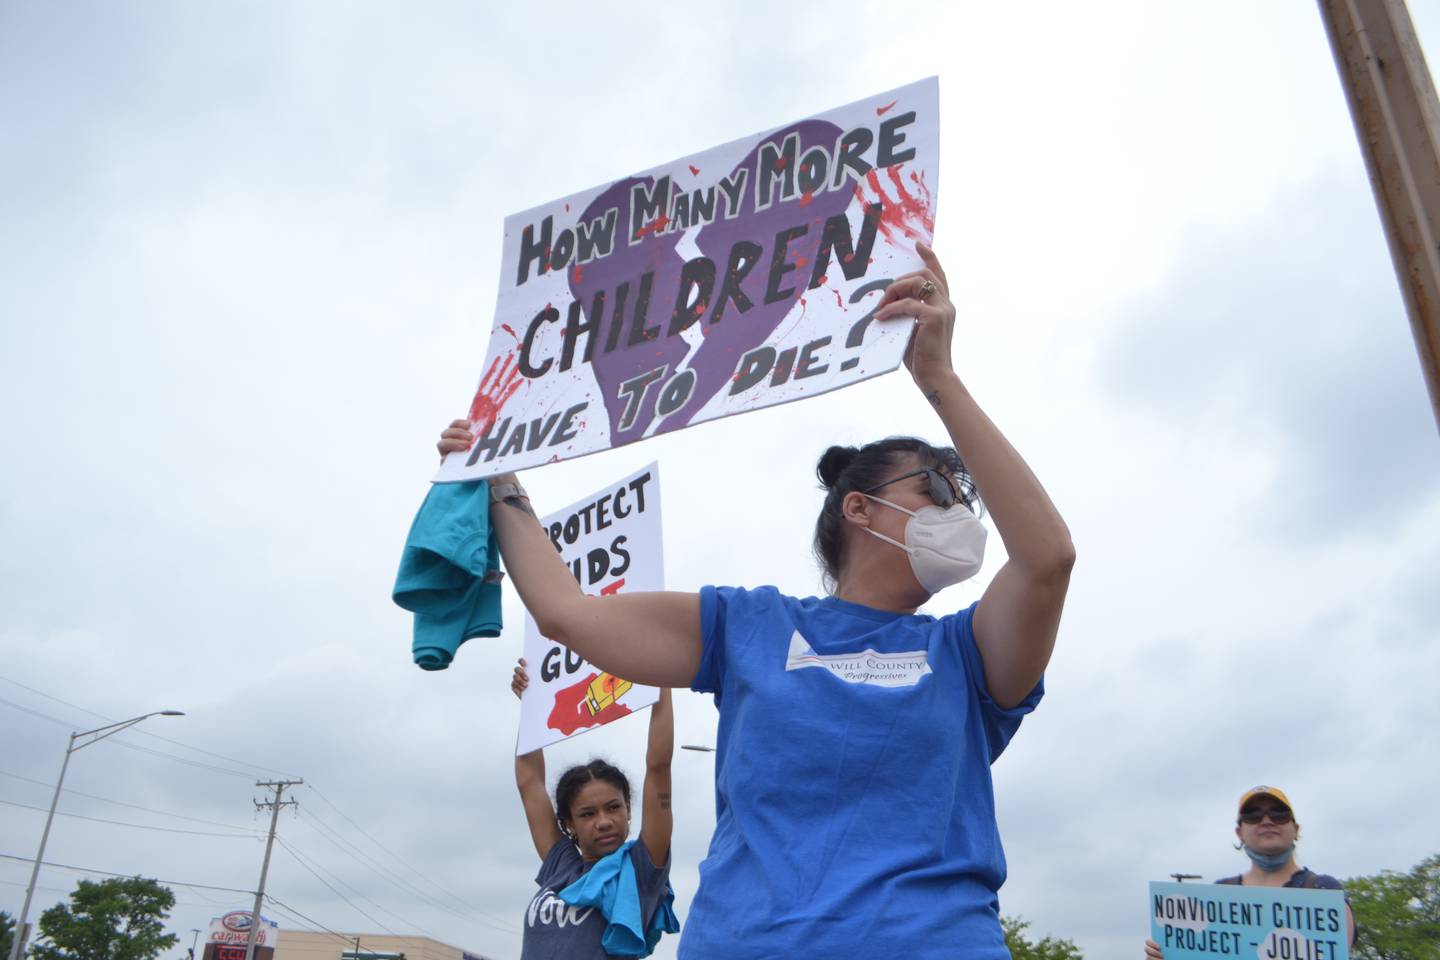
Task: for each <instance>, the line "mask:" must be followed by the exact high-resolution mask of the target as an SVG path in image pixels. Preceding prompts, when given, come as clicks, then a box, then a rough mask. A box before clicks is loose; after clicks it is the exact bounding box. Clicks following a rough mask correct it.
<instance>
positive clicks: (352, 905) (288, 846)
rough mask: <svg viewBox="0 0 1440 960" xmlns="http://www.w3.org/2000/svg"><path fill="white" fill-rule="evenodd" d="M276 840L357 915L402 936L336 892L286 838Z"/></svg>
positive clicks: (389, 932) (387, 931)
mask: <svg viewBox="0 0 1440 960" xmlns="http://www.w3.org/2000/svg"><path fill="white" fill-rule="evenodd" d="M275 839H276V840H278V841H279V842H280V846H282V847H284V848H285V852H286V853H288V854H290V856H292V857H294V858H295V862H296V863H298V864H300V866H302V867H304V868H305V869H306V871H308V872H309V874H310V876H312V877H314V878H315V879H316V880H319V881H320V882H321V883H323V884H325V886H326V887H327V888H328V889H329V890H330V892H331V893H333V894H335V896H337V897H339V898H340V899H341V900H344V901H345V902H346V903H348V904H349V905H350V909H351V910H354V911H355V912H356V913H358V914H360V916H362V917H364V918H365V919H366V920H369V921H370V922H371V923H373V924H375V925H376V926H378V927H379V928H380V929H381V930H384V931H385V932H386V933H388V934H390V935H391V936H392V937H398V936H400V934H398V933H396V932H395V931H394V930H391V929H390V928H389V927H387V926H385V924H383V923H381V922H380V921H379V920H376V919H375V918H374V917H372V916H370V914H368V913H366V912H365V911H364V910H361V909H360V908H359V907H357V906H356V905H355V901H353V900H351V899H350V898H349V897H347V896H345V894H343V893H341V892H340V891H339V890H336V889H335V888H334V887H333V886H331V885H330V881H328V880H326V879H325V878H324V877H322V876H320V874H318V873H316V872H315V870H314V869H312V868H311V866H310V864H308V863H306V862H305V860H304V858H303V857H301V856H300V854H299V853H297V852H296V851H295V848H294V847H292V846H290V844H288V843H286V842H285V838H284V837H281V836H278V835H277V836H276V837H275Z"/></svg>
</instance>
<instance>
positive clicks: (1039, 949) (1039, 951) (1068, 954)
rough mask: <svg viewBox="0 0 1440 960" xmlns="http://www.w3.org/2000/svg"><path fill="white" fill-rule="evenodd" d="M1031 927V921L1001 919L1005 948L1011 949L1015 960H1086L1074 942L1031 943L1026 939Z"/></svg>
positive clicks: (1016, 918) (1045, 941) (1053, 940)
mask: <svg viewBox="0 0 1440 960" xmlns="http://www.w3.org/2000/svg"><path fill="white" fill-rule="evenodd" d="M1029 926H1030V923H1029V921H1027V920H1023V919H1021V918H1020V917H1001V918H1000V928H1001V929H1002V930H1004V931H1005V946H1007V947H1009V948H1010V956H1011V957H1012V958H1013V960H1085V954H1083V953H1081V952H1080V948H1079V947H1077V946H1075V941H1073V940H1057V939H1056V938H1055V937H1046V938H1044V939H1043V940H1037V941H1035V942H1034V943H1031V942H1030V941H1029V940H1028V939H1026V937H1025V931H1026V929H1027V928H1029Z"/></svg>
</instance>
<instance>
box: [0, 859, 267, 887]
mask: <svg viewBox="0 0 1440 960" xmlns="http://www.w3.org/2000/svg"><path fill="white" fill-rule="evenodd" d="M0 859H4V860H19V861H21V862H22V863H34V862H35V858H34V857H20V856H16V855H15V854H13V853H0ZM41 865H42V866H46V867H55V868H56V869H58V870H73V871H75V872H76V873H93V874H96V875H98V876H102V877H133V876H135V874H134V873H112V872H111V871H109V870H97V869H95V868H94V867H76V866H72V865H71V864H68V863H56V862H55V861H53V860H45V861H43V862H42V863H41ZM151 879H152V880H154V881H155V882H156V883H163V884H165V885H166V886H172V887H190V888H191V889H195V890H220V891H223V892H225V893H252V894H253V893H254V892H255V891H254V890H241V889H240V888H238V887H219V886H216V885H214V884H212V883H190V882H188V881H185V880H161V879H158V878H155V877H152V878H151Z"/></svg>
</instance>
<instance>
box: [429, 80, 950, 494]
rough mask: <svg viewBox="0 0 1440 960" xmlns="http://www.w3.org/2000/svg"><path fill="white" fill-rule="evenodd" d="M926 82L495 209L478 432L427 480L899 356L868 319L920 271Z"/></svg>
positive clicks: (494, 466)
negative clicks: (533, 203) (511, 208)
mask: <svg viewBox="0 0 1440 960" xmlns="http://www.w3.org/2000/svg"><path fill="white" fill-rule="evenodd" d="M938 111H939V86H938V83H937V81H936V80H935V78H933V77H932V78H930V79H928V80H922V81H920V82H918V83H914V84H911V85H910V86H907V87H901V88H900V89H898V90H892V91H889V92H888V93H884V94H880V95H879V96H876V97H871V98H870V99H868V100H862V101H860V102H858V103H853V104H850V105H849V106H846V107H841V108H839V109H836V110H832V111H830V112H828V113H825V114H821V115H819V116H816V117H812V118H810V119H807V120H801V121H799V122H797V123H792V124H790V125H788V126H785V127H782V128H780V129H777V130H773V131H770V132H769V133H764V134H759V135H756V136H753V137H746V138H743V139H740V140H735V141H733V142H731V143H727V144H724V145H723V146H719V147H714V148H712V149H710V150H707V151H705V152H703V153H699V154H695V155H693V156H689V157H682V158H681V159H679V160H676V161H675V162H673V163H668V164H664V165H663V166H659V167H655V168H653V169H651V170H647V171H645V172H643V173H640V174H636V175H634V176H630V177H626V178H624V179H621V180H616V181H614V182H612V183H608V184H603V185H601V186H598V187H594V188H592V189H590V190H585V191H582V192H580V193H577V194H572V195H571V196H568V197H563V198H561V199H559V200H556V201H554V202H553V203H549V204H546V205H544V206H541V207H536V208H535V209H533V210H527V211H525V212H524V213H519V214H515V215H514V216H511V217H507V218H506V220H505V238H504V243H503V253H502V256H501V264H500V290H499V294H498V297H497V304H496V309H495V318H494V322H493V325H492V328H491V332H490V340H489V347H488V348H487V351H486V355H485V361H484V366H483V367H482V371H483V372H482V376H481V379H480V386H479V389H478V390H477V391H476V393H475V398H474V401H473V402H472V404H471V407H470V414H469V417H470V420H471V424H472V430H473V431H474V433H475V435H476V440H475V443H474V444H473V445H472V446H471V448H470V449H469V450H467V451H462V452H460V453H454V454H451V455H450V456H448V457H446V458H445V462H444V463H443V464H442V466H441V469H440V472H439V474H437V475H436V477H435V479H436V480H438V481H454V480H467V479H473V478H476V477H485V476H491V475H494V474H497V473H501V472H504V471H508V470H520V469H523V468H525V467H530V466H534V465H536V464H541V463H550V462H553V461H556V460H566V459H569V458H571V457H578V456H582V455H584V454H587V453H594V452H596V451H598V450H604V449H607V448H610V447H616V446H620V445H622V444H626V443H632V442H634V441H636V440H640V439H643V438H645V437H649V436H653V435H654V434H657V433H666V432H668V431H671V430H678V429H681V428H683V427H687V426H691V425H693V424H697V423H702V422H704V421H706V420H713V419H715V418H717V417H724V416H728V415H730V414H735V413H743V412H746V411H749V410H758V409H760V408H762V407H768V406H772V405H774V404H778V403H785V402H787V401H790V400H798V399H802V398H804V397H812V396H816V395H818V394H821V393H825V392H826V391H829V390H834V389H836V388H838V387H843V386H847V385H849V384H852V383H857V382H859V381H861V380H865V379H868V378H870V377H873V376H876V375H878V374H882V373H887V372H889V371H891V370H893V369H895V367H896V366H898V365H899V363H900V360H901V357H902V355H903V352H904V349H905V346H906V344H907V343H908V341H909V336H910V331H911V329H912V326H913V324H912V323H911V322H908V321H897V322H884V323H877V324H872V323H871V322H870V316H871V314H872V313H873V312H874V310H875V309H876V306H877V304H878V303H879V300H880V296H881V291H883V290H884V289H885V287H886V286H887V285H888V284H889V282H890V281H891V280H893V279H894V278H896V277H898V276H901V275H902V274H905V273H909V272H911V271H913V270H916V269H919V268H920V266H921V265H922V263H921V261H920V258H919V256H918V254H916V252H915V249H914V245H915V241H916V240H923V241H925V242H927V243H928V242H930V240H931V237H932V235H933V233H934V227H935V199H936V190H937V187H938V179H939V149H940V148H939V134H940V121H939V112H938Z"/></svg>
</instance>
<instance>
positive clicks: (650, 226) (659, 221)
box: [635, 213, 670, 240]
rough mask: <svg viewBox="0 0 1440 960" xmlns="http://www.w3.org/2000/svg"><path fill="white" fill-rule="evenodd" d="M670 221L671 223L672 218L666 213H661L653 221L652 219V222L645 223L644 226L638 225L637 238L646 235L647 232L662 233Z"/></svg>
mask: <svg viewBox="0 0 1440 960" xmlns="http://www.w3.org/2000/svg"><path fill="white" fill-rule="evenodd" d="M669 223H670V218H669V217H667V216H665V214H663V213H662V214H660V216H658V217H656V218H655V219H654V220H653V221H651V222H650V223H647V224H645V226H643V227H637V228H636V229H635V238H636V239H637V240H638V239H639V238H641V237H643V236H645V234H647V233H654V234H658V233H660V232H661V231H662V230H664V229H665V227H666V226H667V225H668V224H669Z"/></svg>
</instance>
